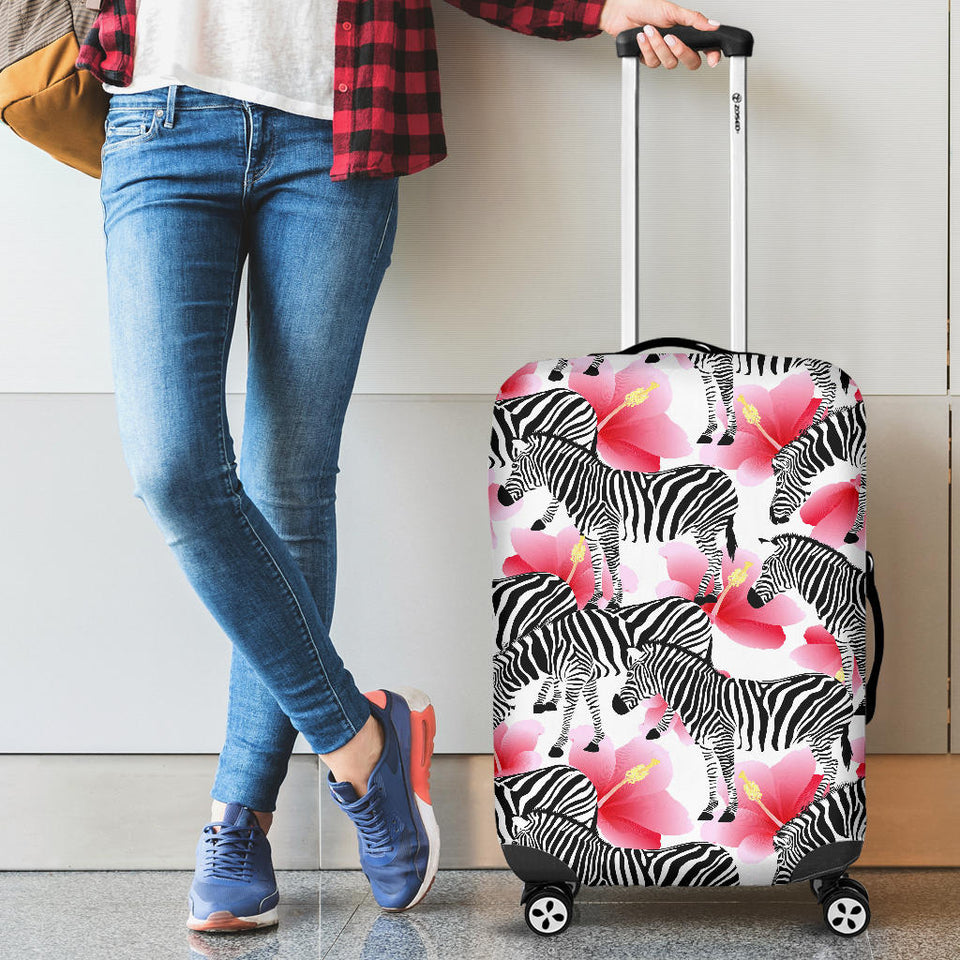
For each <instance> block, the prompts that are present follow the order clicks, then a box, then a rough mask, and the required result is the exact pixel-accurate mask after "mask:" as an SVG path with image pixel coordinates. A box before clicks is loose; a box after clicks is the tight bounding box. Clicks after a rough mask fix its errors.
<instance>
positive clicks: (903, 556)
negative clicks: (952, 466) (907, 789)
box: [865, 396, 950, 753]
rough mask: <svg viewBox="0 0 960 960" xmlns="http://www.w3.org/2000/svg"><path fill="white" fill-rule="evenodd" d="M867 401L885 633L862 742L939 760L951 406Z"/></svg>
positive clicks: (943, 737) (873, 526)
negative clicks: (877, 681)
mask: <svg viewBox="0 0 960 960" xmlns="http://www.w3.org/2000/svg"><path fill="white" fill-rule="evenodd" d="M865 401H866V410H867V474H868V483H867V545H868V547H869V548H870V550H871V552H872V553H873V556H874V559H875V561H876V579H877V589H878V591H879V593H880V600H881V603H882V608H883V620H884V627H885V630H886V650H885V653H884V661H883V668H882V671H881V674H880V684H879V689H878V691H877V712H876V715H875V717H874V720H873V722H872V723H871V724H870V726H869V727H868V728H867V745H868V749H869V751H870V752H871V753H943V752H945V751H946V749H947V671H948V662H949V633H948V631H949V592H950V586H949V569H948V562H949V561H948V558H949V525H948V523H947V517H948V515H949V504H948V492H949V488H948V485H947V458H948V449H947V419H948V410H947V401H946V400H945V399H944V398H933V397H930V398H921V397H878V396H867V397H865ZM871 636H872V632H871V633H868V643H869V642H870V640H869V638H870V637H871ZM870 649H872V647H870ZM871 663H872V659H871Z"/></svg>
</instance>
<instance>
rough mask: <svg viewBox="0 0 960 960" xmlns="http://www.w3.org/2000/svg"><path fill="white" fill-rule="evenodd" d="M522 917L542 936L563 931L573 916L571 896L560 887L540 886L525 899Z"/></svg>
mask: <svg viewBox="0 0 960 960" xmlns="http://www.w3.org/2000/svg"><path fill="white" fill-rule="evenodd" d="M524 918H525V919H526V921H527V926H528V927H529V928H530V929H531V930H532V931H533V932H534V933H539V934H540V935H541V936H543V937H550V936H553V935H554V934H557V933H563V931H564V930H566V929H567V927H569V926H570V921H571V919H572V918H573V898H572V897H571V896H570V894H569V893H567V891H566V890H564V889H562V888H561V887H555V886H549V887H541V888H540V889H539V890H537V891H536V892H535V893H533V894H531V895H530V898H529V899H528V900H527V902H526V906H525V908H524Z"/></svg>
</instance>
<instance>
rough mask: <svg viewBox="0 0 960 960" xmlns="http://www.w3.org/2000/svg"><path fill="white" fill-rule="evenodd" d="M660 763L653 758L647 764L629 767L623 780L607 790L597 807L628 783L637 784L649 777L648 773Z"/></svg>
mask: <svg viewBox="0 0 960 960" xmlns="http://www.w3.org/2000/svg"><path fill="white" fill-rule="evenodd" d="M659 763H660V761H659V760H658V759H657V758H656V757H654V758H653V759H652V760H651V761H650V762H649V763H646V764H644V763H638V764H637V765H636V766H635V767H631V768H630V769H629V770H628V771H627V772H626V773H625V774H624V777H623V779H622V780H621V781H620V782H619V783H618V784H617V785H616V786H615V787H613V788H611V789H610V790H608V791H607V792H606V793H605V794H604V795H603V797H602V799H601V800H600V802H599V803H598V804H597V807H598V808H599V807H602V806H603V805H604V804H605V803H606V802H607V801H608V800H609V799H610V798H611V797H612V796H613V795H614V794H615V793H616V792H617V791H618V790H619V789H620V788H621V787H623V786H626V785H627V784H628V783H639V782H640V781H641V780H643V779H645V778H646V777H647V776H649V774H650V771H651V770H652V769H653V768H654V767H655V766H657V764H659Z"/></svg>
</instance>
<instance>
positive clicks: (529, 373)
mask: <svg viewBox="0 0 960 960" xmlns="http://www.w3.org/2000/svg"><path fill="white" fill-rule="evenodd" d="M546 387H547V382H546V381H545V380H544V379H543V377H541V376H540V374H538V373H537V363H536V361H535V360H534V361H531V362H530V363H525V364H524V365H523V366H522V367H521V368H520V369H519V370H517V371H516V372H515V373H512V374H510V376H509V377H507V379H506V380H504V381H503V383H502V384H501V386H500V392H499V393H498V394H497V400H506V399H507V398H509V397H525V396H526V395H527V394H528V393H538V392H539V391H541V390H543V389H545V388H546Z"/></svg>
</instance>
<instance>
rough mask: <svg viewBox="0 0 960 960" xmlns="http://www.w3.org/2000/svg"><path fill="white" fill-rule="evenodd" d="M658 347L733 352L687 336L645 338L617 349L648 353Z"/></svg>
mask: <svg viewBox="0 0 960 960" xmlns="http://www.w3.org/2000/svg"><path fill="white" fill-rule="evenodd" d="M658 347H682V348H683V349H684V350H699V351H701V352H703V353H733V352H734V351H733V350H728V349H727V348H726V347H717V346H714V345H713V344H712V343H705V342H704V341H703V340H688V339H687V338H686V337H654V338H653V339H652V340H643V341H642V342H641V343H635V344H634V345H633V346H632V347H626V348H624V349H623V350H617V351H616V352H617V353H647V352H648V351H650V350H653V349H656V348H658Z"/></svg>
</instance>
